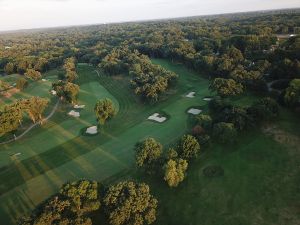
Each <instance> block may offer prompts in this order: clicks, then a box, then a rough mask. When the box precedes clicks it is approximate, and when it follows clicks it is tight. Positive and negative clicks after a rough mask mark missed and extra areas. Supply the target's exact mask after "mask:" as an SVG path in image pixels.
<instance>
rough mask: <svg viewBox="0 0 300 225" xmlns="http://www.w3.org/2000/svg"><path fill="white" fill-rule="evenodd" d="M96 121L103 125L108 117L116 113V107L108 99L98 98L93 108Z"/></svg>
mask: <svg viewBox="0 0 300 225" xmlns="http://www.w3.org/2000/svg"><path fill="white" fill-rule="evenodd" d="M94 111H95V113H96V117H97V119H98V122H99V123H100V124H101V125H104V124H105V122H106V121H107V120H108V119H111V118H112V117H114V116H115V115H116V109H115V106H114V104H113V102H112V101H111V100H110V99H107V98H106V99H103V100H99V101H98V102H97V103H96V105H95V108H94Z"/></svg>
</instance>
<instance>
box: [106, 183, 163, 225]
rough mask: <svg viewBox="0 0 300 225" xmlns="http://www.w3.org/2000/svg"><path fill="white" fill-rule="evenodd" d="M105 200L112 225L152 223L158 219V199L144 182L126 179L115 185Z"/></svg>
mask: <svg viewBox="0 0 300 225" xmlns="http://www.w3.org/2000/svg"><path fill="white" fill-rule="evenodd" d="M103 202H104V204H105V207H106V210H107V212H108V217H109V223H110V224H112V225H122V224H135V225H143V224H152V223H153V222H154V221H155V220H156V208H157V203H158V201H157V200H156V199H155V198H154V197H153V196H152V195H151V194H150V188H149V186H148V185H146V184H144V183H134V182H131V181H124V182H120V183H118V184H116V185H113V186H111V187H110V188H109V190H108V191H107V194H106V196H105V197H104V200H103Z"/></svg>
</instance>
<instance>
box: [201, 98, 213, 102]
mask: <svg viewBox="0 0 300 225" xmlns="http://www.w3.org/2000/svg"><path fill="white" fill-rule="evenodd" d="M203 100H204V101H207V102H209V101H211V100H212V98H209V97H206V98H203Z"/></svg>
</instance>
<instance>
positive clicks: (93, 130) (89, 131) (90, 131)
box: [85, 126, 98, 134]
mask: <svg viewBox="0 0 300 225" xmlns="http://www.w3.org/2000/svg"><path fill="white" fill-rule="evenodd" d="M85 133H87V134H97V133H98V127H97V126H92V127H89V128H87V129H86V132H85Z"/></svg>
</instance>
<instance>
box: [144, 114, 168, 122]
mask: <svg viewBox="0 0 300 225" xmlns="http://www.w3.org/2000/svg"><path fill="white" fill-rule="evenodd" d="M148 120H153V121H156V122H159V123H162V122H165V121H166V120H167V118H166V117H163V116H159V113H154V114H153V115H151V116H149V117H148Z"/></svg>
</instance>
